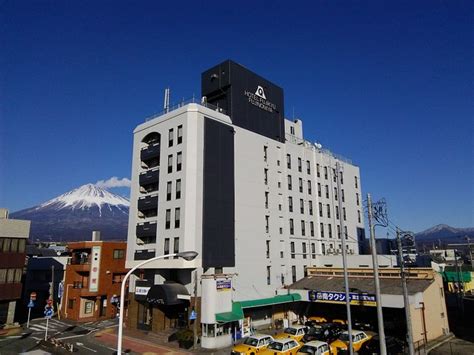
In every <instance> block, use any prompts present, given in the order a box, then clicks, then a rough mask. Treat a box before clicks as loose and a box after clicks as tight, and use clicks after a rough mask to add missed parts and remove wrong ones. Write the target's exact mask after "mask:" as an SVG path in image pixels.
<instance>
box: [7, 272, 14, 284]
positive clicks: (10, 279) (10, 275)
mask: <svg viewBox="0 0 474 355" xmlns="http://www.w3.org/2000/svg"><path fill="white" fill-rule="evenodd" d="M14 280H15V269H7V283H8V284H11V283H13V281H14Z"/></svg>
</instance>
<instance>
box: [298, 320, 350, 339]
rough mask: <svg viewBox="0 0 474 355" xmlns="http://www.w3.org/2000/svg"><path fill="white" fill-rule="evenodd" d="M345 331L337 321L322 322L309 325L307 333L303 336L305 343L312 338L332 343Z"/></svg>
mask: <svg viewBox="0 0 474 355" xmlns="http://www.w3.org/2000/svg"><path fill="white" fill-rule="evenodd" d="M343 331H344V329H343V327H342V326H341V325H340V324H337V323H320V324H315V325H314V326H312V327H309V329H308V331H307V332H306V334H305V335H304V336H303V339H302V341H303V343H306V342H308V341H312V340H320V341H325V342H327V343H332V342H333V341H334V340H336V339H337V338H338V337H339V334H341V333H342V332H343Z"/></svg>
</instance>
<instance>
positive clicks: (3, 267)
mask: <svg viewBox="0 0 474 355" xmlns="http://www.w3.org/2000/svg"><path fill="white" fill-rule="evenodd" d="M29 235H30V221H23V220H16V219H9V218H8V210H7V209H4V208H2V209H0V325H3V324H5V325H9V324H12V323H13V322H14V316H15V308H16V302H17V300H19V299H20V298H21V289H22V284H21V277H22V275H23V268H24V267H25V258H26V255H25V245H26V240H27V239H28V238H29Z"/></svg>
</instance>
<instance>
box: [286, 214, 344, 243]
mask: <svg viewBox="0 0 474 355" xmlns="http://www.w3.org/2000/svg"><path fill="white" fill-rule="evenodd" d="M336 227H337V237H338V238H339V239H340V238H341V226H340V225H336ZM319 228H320V230H321V238H324V237H325V233H324V229H325V228H324V223H320V224H319ZM309 230H310V236H311V237H314V223H313V221H311V222H309ZM280 231H281V228H280ZM280 234H281V233H280ZM294 234H295V225H294V221H293V218H290V235H294ZM301 235H302V236H306V222H305V221H303V220H302V221H301ZM344 235H345V236H346V239H347V226H344ZM328 237H329V238H332V226H331V224H330V223H328Z"/></svg>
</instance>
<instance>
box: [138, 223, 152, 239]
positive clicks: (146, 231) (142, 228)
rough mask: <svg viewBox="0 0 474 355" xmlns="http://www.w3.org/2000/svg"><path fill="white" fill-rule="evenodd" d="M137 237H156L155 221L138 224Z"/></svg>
mask: <svg viewBox="0 0 474 355" xmlns="http://www.w3.org/2000/svg"><path fill="white" fill-rule="evenodd" d="M137 237H139V238H140V239H143V238H150V237H156V223H142V224H138V225H137Z"/></svg>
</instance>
